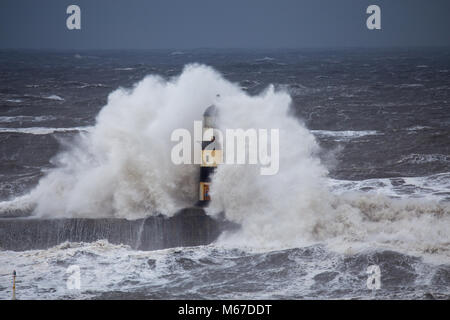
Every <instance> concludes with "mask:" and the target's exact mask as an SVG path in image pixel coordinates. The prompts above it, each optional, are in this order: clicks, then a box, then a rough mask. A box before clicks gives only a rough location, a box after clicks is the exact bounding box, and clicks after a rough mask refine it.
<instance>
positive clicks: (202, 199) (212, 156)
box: [199, 105, 222, 206]
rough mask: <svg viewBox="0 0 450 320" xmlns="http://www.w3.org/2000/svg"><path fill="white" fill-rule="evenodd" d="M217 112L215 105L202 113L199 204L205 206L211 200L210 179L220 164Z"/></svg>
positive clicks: (220, 152) (220, 151) (220, 149)
mask: <svg viewBox="0 0 450 320" xmlns="http://www.w3.org/2000/svg"><path fill="white" fill-rule="evenodd" d="M217 115H218V110H217V107H216V106H215V105H211V106H209V107H208V108H207V109H206V110H205V112H204V113H203V127H202V131H203V132H202V156H201V160H202V161H201V164H200V184H199V187H200V192H199V204H200V205H201V206H207V205H208V203H209V201H210V200H211V196H210V193H209V192H210V184H211V178H212V175H213V173H214V171H215V170H216V168H217V165H218V164H220V163H222V146H221V145H220V141H219V139H217V132H215V129H216V125H217V123H216V121H217Z"/></svg>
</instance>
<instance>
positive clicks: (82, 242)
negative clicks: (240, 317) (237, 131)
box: [0, 48, 450, 299]
mask: <svg viewBox="0 0 450 320" xmlns="http://www.w3.org/2000/svg"><path fill="white" fill-rule="evenodd" d="M217 94H220V100H218V101H216V100H215V99H216V97H217ZM213 102H214V103H216V106H217V107H218V109H219V110H220V114H219V120H218V121H219V124H220V127H223V128H228V127H229V128H242V129H248V128H276V129H279V132H280V146H279V171H278V173H277V174H275V175H270V176H269V175H267V176H265V175H261V174H260V171H259V167H258V165H252V164H247V165H220V166H219V167H218V168H217V170H216V172H215V174H214V176H213V178H212V179H213V180H212V185H211V198H212V200H211V203H210V205H209V206H208V207H207V208H205V209H204V210H203V209H198V208H192V207H193V206H194V205H195V203H196V201H197V199H198V179H199V168H198V166H197V165H187V164H183V165H175V164H174V163H173V162H172V161H171V150H172V148H173V146H174V145H175V143H174V142H173V141H171V133H172V132H173V131H174V130H175V129H178V128H185V129H187V130H189V131H190V132H191V131H193V123H194V121H196V120H201V119H202V114H203V112H204V110H205V109H206V108H207V107H208V106H209V105H211V104H212V103H213ZM0 159H1V162H0V299H11V295H12V272H13V270H15V271H16V272H17V278H16V297H17V299H449V298H450V50H449V49H445V48H443V49H408V50H407V49H402V50H400V49H383V50H381V49H373V50H368V49H351V50H350V49H335V50H334V49H323V50H312V49H311V50H306V49H305V50H270V51H268V50H266V51H263V50H245V51H244V50H212V49H211V50H210V49H202V50H189V51H174V50H173V51H170V50H160V51H157V50H155V51H124V52H120V51H80V52H70V51H67V52H64V51H53V52H52V51H50V52H44V51H23V50H22V51H20V50H9V51H8V50H6V51H0ZM184 208H187V209H184ZM189 208H191V209H189ZM183 209H184V211H183ZM180 210H181V213H180ZM74 268H75V269H74ZM73 270H78V271H79V272H78V276H79V280H80V281H79V286H78V287H77V286H75V287H74V286H71V285H69V282H70V281H71V279H72V278H71V277H72V276H73V275H74V273H73Z"/></svg>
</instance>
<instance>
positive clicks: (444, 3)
mask: <svg viewBox="0 0 450 320" xmlns="http://www.w3.org/2000/svg"><path fill="white" fill-rule="evenodd" d="M70 4H76V5H78V6H80V8H81V28H82V29H81V30H72V31H69V30H68V29H67V27H66V19H67V17H68V15H67V14H66V9H67V7H68V6H69V5H70ZM370 4H377V5H379V6H380V7H381V27H382V30H372V31H370V30H368V29H367V28H366V19H367V17H368V15H367V14H366V8H367V7H368V6H369V5H370ZM449 15H450V1H449V0H370V1H367V0H220V1H219V0H69V1H66V0H0V48H33V49H161V48H171V49H174V48H179V49H187V48H206V47H207V48H280V47H281V48H303V47H355V46H356V47H374V46H375V47H384V46H449V45H450V34H449V31H450V19H449Z"/></svg>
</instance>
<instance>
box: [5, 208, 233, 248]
mask: <svg viewBox="0 0 450 320" xmlns="http://www.w3.org/2000/svg"><path fill="white" fill-rule="evenodd" d="M236 227H237V226H236V225H234V224H232V223H230V222H226V221H223V220H217V219H213V218H211V217H210V216H208V215H206V213H205V211H204V210H203V209H202V208H198V207H192V208H184V209H182V210H180V211H179V212H177V213H176V214H175V215H174V216H173V217H170V218H167V217H165V216H163V215H158V216H152V217H148V218H145V219H139V220H126V219H114V218H103V219H87V218H73V219H40V218H31V217H29V218H3V219H0V248H1V249H3V250H14V251H23V250H32V249H46V248H50V247H52V246H55V245H57V244H60V243H63V242H66V241H69V242H94V241H97V240H101V239H106V240H108V241H109V242H110V243H113V244H126V245H129V246H131V247H132V248H134V249H137V250H157V249H164V248H171V247H179V246H196V245H205V244H209V243H211V242H213V241H214V240H216V239H217V237H218V236H219V235H220V233H221V232H222V231H224V230H229V229H233V228H236Z"/></svg>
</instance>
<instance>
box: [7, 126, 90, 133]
mask: <svg viewBox="0 0 450 320" xmlns="http://www.w3.org/2000/svg"><path fill="white" fill-rule="evenodd" d="M91 128H92V127H70V128H47V127H29V128H0V133H25V134H35V135H45V134H51V133H55V132H71V131H89V130H90V129H91Z"/></svg>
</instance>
